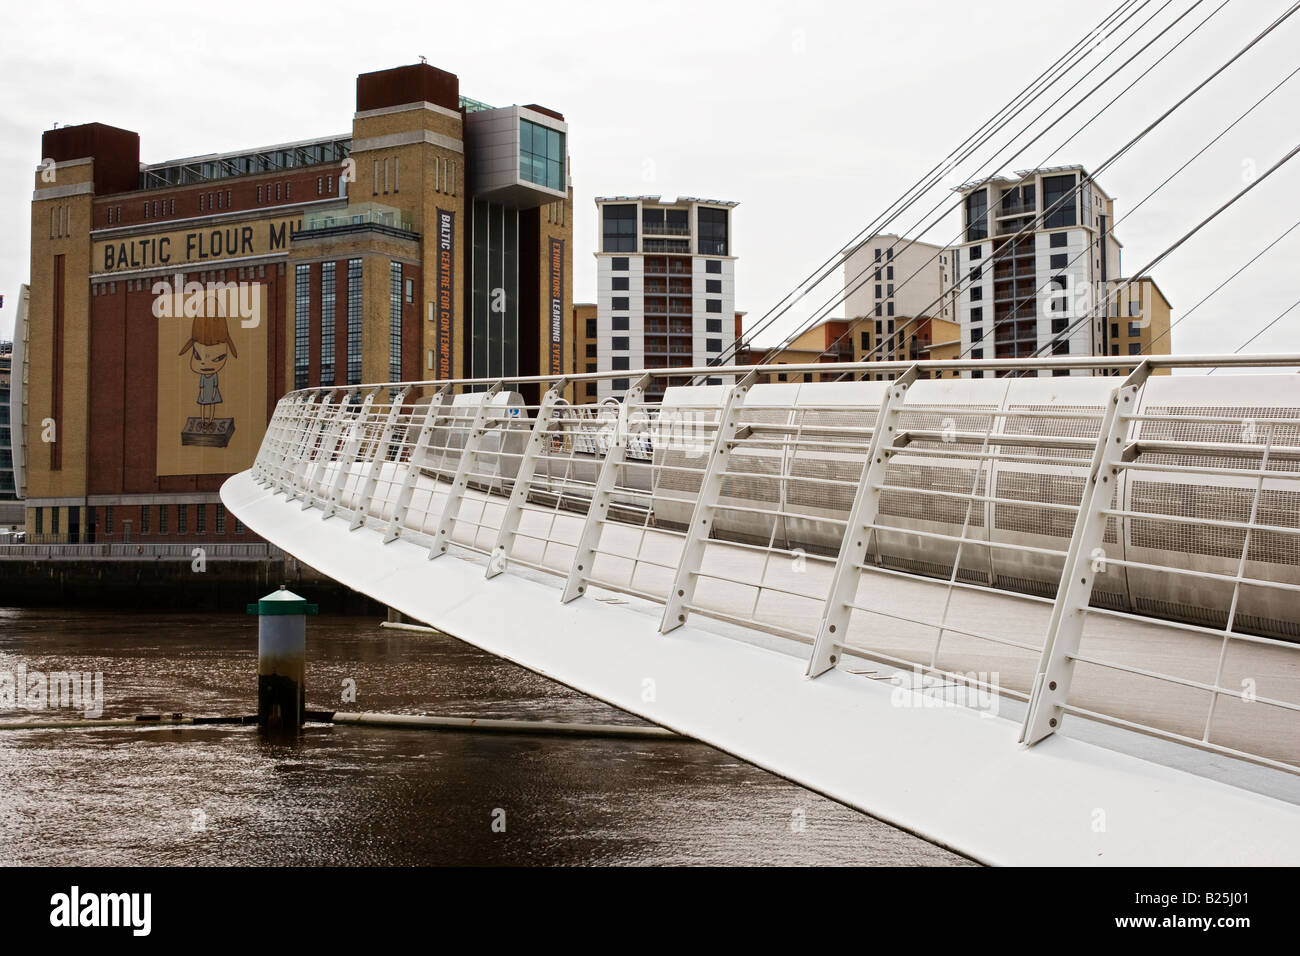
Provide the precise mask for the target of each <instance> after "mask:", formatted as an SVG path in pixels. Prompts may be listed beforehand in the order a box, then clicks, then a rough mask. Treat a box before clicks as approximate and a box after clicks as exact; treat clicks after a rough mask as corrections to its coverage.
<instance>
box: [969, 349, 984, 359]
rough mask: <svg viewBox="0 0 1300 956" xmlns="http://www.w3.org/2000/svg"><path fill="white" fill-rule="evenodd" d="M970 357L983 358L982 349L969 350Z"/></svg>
mask: <svg viewBox="0 0 1300 956" xmlns="http://www.w3.org/2000/svg"><path fill="white" fill-rule="evenodd" d="M970 357H971V358H973V359H982V358H983V357H984V350H983V349H971V350H970Z"/></svg>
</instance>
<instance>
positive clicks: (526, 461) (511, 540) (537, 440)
mask: <svg viewBox="0 0 1300 956" xmlns="http://www.w3.org/2000/svg"><path fill="white" fill-rule="evenodd" d="M564 385H565V379H562V378H561V379H559V380H558V381H557V382H555V384H553V385H552V386H551V387H550V388H549V389H547V390H546V394H545V395H543V396H542V402H541V404H540V405H539V406H538V408H537V418H536V419H535V420H534V421H533V427H532V430H531V431H530V432H529V435H528V444H527V446H526V447H525V448H524V456H523V458H522V460H521V461H520V462H519V470H518V472H517V473H516V474H515V480H514V486H513V487H512V488H511V490H510V500H509V502H508V503H507V504H506V512H505V514H504V515H503V516H502V518H501V527H500V528H498V529H497V537H496V542H495V543H494V544H493V546H492V560H491V561H489V562H488V566H487V576H488V577H489V578H492V577H496V576H497V575H498V574H500V573H501V572H502V571H504V570H505V569H506V565H507V564H508V563H509V560H510V555H511V554H513V553H514V549H515V532H517V531H518V530H519V518H520V516H521V515H522V514H523V510H524V502H526V501H527V500H528V489H529V488H530V487H531V486H532V483H533V475H534V474H536V472H537V462H538V460H539V459H540V458H541V452H542V443H543V442H544V441H545V440H546V433H547V431H548V430H549V429H550V427H551V422H553V421H554V420H555V409H556V408H557V407H558V406H559V404H560V402H561V401H562V400H563V399H562V395H563V392H564Z"/></svg>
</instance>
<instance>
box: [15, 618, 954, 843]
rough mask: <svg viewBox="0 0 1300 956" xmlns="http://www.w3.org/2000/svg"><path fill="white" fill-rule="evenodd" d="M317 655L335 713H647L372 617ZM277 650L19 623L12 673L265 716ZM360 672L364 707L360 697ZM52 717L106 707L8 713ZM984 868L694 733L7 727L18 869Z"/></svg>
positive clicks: (326, 621)
mask: <svg viewBox="0 0 1300 956" xmlns="http://www.w3.org/2000/svg"><path fill="white" fill-rule="evenodd" d="M307 642H308V663H307V673H308V678H307V704H308V707H309V708H311V709H318V710H368V711H382V712H400V713H417V714H418V713H426V714H438V715H444V716H477V717H506V718H524V719H538V720H564V721H591V722H602V723H637V722H638V721H637V720H636V718H633V717H631V716H629V715H627V714H624V713H622V712H621V711H617V710H614V709H612V708H610V707H608V706H606V705H605V704H602V703H600V702H598V701H595V700H592V699H591V698H589V697H585V696H583V695H582V694H579V693H577V692H575V691H573V690H570V689H568V688H566V687H563V686H561V685H559V684H556V683H554V682H552V681H550V680H547V679H545V678H543V677H539V676H537V675H535V674H532V673H530V672H529V671H526V670H523V669H521V668H519V667H516V666H515V665H513V664H510V663H507V662H505V661H502V660H499V659H497V658H494V657H491V656H489V655H487V654H484V653H482V652H480V651H478V650H476V649H475V648H473V647H470V646H469V645H467V644H463V643H461V642H459V641H456V640H454V639H452V638H449V637H445V636H441V635H434V636H429V635H423V634H412V633H404V632H401V631H394V630H381V629H380V628H379V627H378V622H377V621H376V620H374V619H371V618H362V617H336V618H313V619H311V620H310V621H309V625H308V638H307ZM256 656H257V622H256V618H254V617H247V616H236V615H201V616H200V615H166V614H163V615H157V614H147V613H133V612H94V613H91V612H78V611H59V610H16V609H0V681H2V680H3V675H4V674H15V673H17V672H18V669H19V668H20V667H25V668H26V669H27V671H28V673H29V681H30V679H31V677H30V675H31V674H33V673H47V674H48V673H50V672H54V671H68V672H70V671H80V672H86V673H96V672H100V673H102V674H103V716H105V717H133V716H135V715H136V714H141V713H173V712H183V713H185V714H187V715H194V714H202V715H238V714H251V713H253V712H255V711H256V673H257V661H256ZM351 682H355V688H356V697H357V699H356V702H355V703H352V702H345V701H343V700H342V695H343V692H344V689H345V688H346V687H350V686H351ZM86 703H90V702H86ZM2 706H3V705H0V707H2ZM91 707H92V709H93V703H92V704H91ZM38 718H39V719H42V720H48V719H52V718H56V719H74V718H75V719H81V718H82V713H81V708H77V709H73V708H68V707H64V708H62V709H57V710H54V709H48V708H46V709H42V710H36V709H33V708H32V707H30V706H29V707H28V708H26V709H24V710H21V711H15V710H9V711H7V712H0V720H4V721H10V720H15V719H19V720H21V719H29V720H30V719H38ZM845 733H846V735H848V734H851V729H850V728H845ZM965 862H966V861H965V860H963V859H962V858H960V857H957V856H954V855H953V854H951V853H948V852H947V851H945V850H943V849H941V848H939V847H936V846H933V845H931V844H929V843H927V842H925V841H923V840H920V839H918V838H917V837H914V836H911V835H910V834H907V833H904V832H902V831H899V830H896V829H894V828H893V827H890V826H888V825H886V824H883V823H880V822H878V821H876V820H873V819H871V818H869V817H866V816H863V815H862V814H860V813H857V812H856V811H853V810H850V809H848V808H846V807H843V806H841V805H839V804H837V803H834V802H832V801H829V800H826V799H824V798H822V797H819V796H817V795H815V794H813V793H810V792H808V791H807V790H804V789H802V788H801V787H798V786H796V785H794V784H791V783H789V782H787V781H785V780H782V779H780V778H778V777H775V776H772V775H770V774H768V773H765V772H763V771H761V770H758V769H755V768H753V767H751V766H749V765H747V764H744V763H741V762H739V761H737V760H735V759H734V758H732V757H729V756H727V755H726V754H723V753H720V752H718V751H716V750H713V749H712V748H710V747H706V746H704V745H702V744H697V743H691V742H687V741H673V740H669V741H657V740H654V741H652V740H621V739H600V738H567V737H540V736H533V737H529V736H504V735H496V734H476V733H445V732H436V731H413V730H389V729H377V728H365V727H330V726H324V725H316V726H308V727H307V728H306V730H305V731H304V733H303V736H302V738H301V740H300V741H299V742H297V743H296V744H293V745H276V744H272V743H268V742H265V741H263V740H261V739H260V738H259V737H258V734H257V732H256V730H255V729H254V728H251V727H230V726H215V727H186V728H176V729H170V728H159V729H135V728H123V729H114V728H104V729H87V730H20V731H14V730H2V731H0V864H6V865H13V864H25V865H136V864H152V865H163V866H181V865H193V864H199V865H205V864H206V865H230V866H236V865H260V864H302V865H331V866H347V865H353V866H357V865H360V866H366V865H380V864H391V865H474V864H505V865H531V864H541V865H581V864H627V865H655V864H712V865H727V864H793V865H803V864H873V865H961V864H964V863H965Z"/></svg>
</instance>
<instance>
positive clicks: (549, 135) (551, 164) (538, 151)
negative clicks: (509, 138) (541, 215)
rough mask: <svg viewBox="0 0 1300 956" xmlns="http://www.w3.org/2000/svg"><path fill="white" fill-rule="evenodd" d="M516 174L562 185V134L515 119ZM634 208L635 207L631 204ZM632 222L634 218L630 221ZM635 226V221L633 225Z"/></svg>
mask: <svg viewBox="0 0 1300 956" xmlns="http://www.w3.org/2000/svg"><path fill="white" fill-rule="evenodd" d="M519 178H520V179H522V180H524V181H525V182H529V183H535V184H537V185H538V186H545V187H546V188H547V189H554V190H556V191H557V192H559V191H562V190H563V189H564V134H563V133H561V132H560V131H559V130H556V129H549V128H548V127H545V126H542V125H540V124H539V123H532V122H529V121H528V120H525V119H521V120H520V121H519ZM632 209H633V211H635V209H636V207H635V206H633V207H632ZM634 222H635V221H634ZM634 230H635V225H634Z"/></svg>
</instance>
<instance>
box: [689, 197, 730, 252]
mask: <svg viewBox="0 0 1300 956" xmlns="http://www.w3.org/2000/svg"><path fill="white" fill-rule="evenodd" d="M696 215H697V217H698V224H697V234H696V242H697V243H698V244H699V251H700V254H701V255H706V256H725V255H727V210H725V209H709V208H707V207H705V206H701V207H699V209H698V210H697V213H696Z"/></svg>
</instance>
